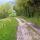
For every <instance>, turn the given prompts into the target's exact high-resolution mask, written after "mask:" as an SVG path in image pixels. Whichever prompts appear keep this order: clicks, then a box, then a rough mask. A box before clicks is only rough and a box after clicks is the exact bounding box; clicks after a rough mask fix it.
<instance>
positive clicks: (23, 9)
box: [13, 0, 40, 17]
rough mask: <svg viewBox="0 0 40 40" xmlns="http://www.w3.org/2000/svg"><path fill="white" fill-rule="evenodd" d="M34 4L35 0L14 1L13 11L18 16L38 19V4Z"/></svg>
mask: <svg viewBox="0 0 40 40" xmlns="http://www.w3.org/2000/svg"><path fill="white" fill-rule="evenodd" d="M35 3H36V2H35V0H16V5H15V6H14V8H13V9H14V10H15V11H16V13H17V15H18V16H20V15H21V16H26V17H34V16H36V17H40V6H38V3H39V2H37V3H36V4H35ZM39 4H40V3H39Z"/></svg>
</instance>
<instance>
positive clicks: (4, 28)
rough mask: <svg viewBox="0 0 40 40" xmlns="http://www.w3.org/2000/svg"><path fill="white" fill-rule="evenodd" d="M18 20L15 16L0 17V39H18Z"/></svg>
mask: <svg viewBox="0 0 40 40" xmlns="http://www.w3.org/2000/svg"><path fill="white" fill-rule="evenodd" d="M16 27H17V22H16V19H15V18H14V17H13V18H12V17H11V18H10V17H8V18H5V19H0V40H16Z"/></svg>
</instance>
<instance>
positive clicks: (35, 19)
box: [24, 17, 40, 26]
mask: <svg viewBox="0 0 40 40" xmlns="http://www.w3.org/2000/svg"><path fill="white" fill-rule="evenodd" d="M24 19H26V20H27V21H28V22H32V23H34V24H36V25H38V26H40V18H39V19H38V18H27V17H24Z"/></svg>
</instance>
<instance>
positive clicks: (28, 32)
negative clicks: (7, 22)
mask: <svg viewBox="0 0 40 40" xmlns="http://www.w3.org/2000/svg"><path fill="white" fill-rule="evenodd" d="M16 20H17V21H18V23H19V25H18V28H17V40H40V34H39V33H40V32H39V33H37V31H35V30H34V29H32V28H31V27H30V25H29V24H31V23H28V22H26V21H25V20H24V19H21V18H16Z"/></svg>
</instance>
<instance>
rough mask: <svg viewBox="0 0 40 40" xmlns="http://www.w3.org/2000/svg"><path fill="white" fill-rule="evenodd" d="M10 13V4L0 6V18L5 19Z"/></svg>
mask: <svg viewBox="0 0 40 40" xmlns="http://www.w3.org/2000/svg"><path fill="white" fill-rule="evenodd" d="M11 13H12V7H11V4H10V3H6V4H4V5H1V6H0V18H5V17H7V16H9V14H11Z"/></svg>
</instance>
